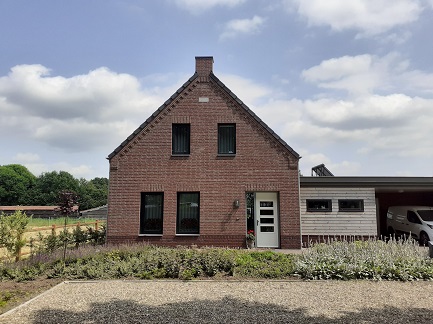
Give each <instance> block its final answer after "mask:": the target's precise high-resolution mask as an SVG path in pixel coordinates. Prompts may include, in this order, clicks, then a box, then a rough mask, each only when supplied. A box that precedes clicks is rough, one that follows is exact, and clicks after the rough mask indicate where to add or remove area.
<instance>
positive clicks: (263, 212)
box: [254, 192, 279, 248]
mask: <svg viewBox="0 0 433 324" xmlns="http://www.w3.org/2000/svg"><path fill="white" fill-rule="evenodd" d="M254 210H255V215H254V216H255V220H256V224H255V226H256V230H255V232H256V246H257V247H272V248H277V247H279V239H278V238H279V226H278V194H277V193H276V192H256V196H255V208H254Z"/></svg>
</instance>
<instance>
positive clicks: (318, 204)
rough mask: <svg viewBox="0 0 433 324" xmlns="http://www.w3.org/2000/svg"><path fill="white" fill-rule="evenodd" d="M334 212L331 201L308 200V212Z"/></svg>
mask: <svg viewBox="0 0 433 324" xmlns="http://www.w3.org/2000/svg"><path fill="white" fill-rule="evenodd" d="M330 211H332V200H331V199H307V212H330Z"/></svg>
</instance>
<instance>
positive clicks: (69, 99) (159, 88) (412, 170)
mask: <svg viewBox="0 0 433 324" xmlns="http://www.w3.org/2000/svg"><path fill="white" fill-rule="evenodd" d="M432 18H433V0H351V1H347V0H327V1H323V0H273V1H268V0H158V1H156V0H155V1H151V0H149V1H140V0H122V1H120V0H93V1H89V0H74V1H70V0H39V1H24V0H0V30H1V32H0V141H1V142H0V143H1V150H0V165H7V164H13V163H16V164H22V165H24V166H26V167H27V168H28V169H29V170H30V171H31V172H32V173H33V174H34V175H36V176H39V175H40V174H42V173H44V172H51V171H61V170H62V171H67V172H69V173H71V174H72V175H73V176H74V177H76V178H85V179H88V180H90V179H93V178H95V177H108V160H107V159H106V158H107V156H108V155H109V154H110V153H111V152H112V151H113V150H114V149H115V148H116V147H117V146H118V145H119V144H120V143H121V142H123V141H124V140H125V139H126V138H127V137H128V136H129V135H130V134H131V133H132V132H133V131H134V130H135V129H136V128H137V127H138V126H139V125H140V124H142V123H143V122H144V121H145V120H146V119H147V118H148V117H149V116H150V115H151V114H152V113H153V112H154V111H155V110H157V109H158V107H160V106H161V105H162V104H163V103H164V102H165V101H166V100H167V99H168V98H169V97H170V96H171V95H172V94H173V93H174V92H175V91H176V90H177V89H178V88H179V87H180V86H181V85H182V84H183V83H185V82H186V81H187V80H188V79H189V78H190V77H191V76H192V75H193V74H194V72H195V57H196V56H213V58H214V74H215V75H216V76H217V77H218V78H219V79H220V80H221V81H222V82H223V83H224V84H225V85H226V86H227V87H228V88H229V89H230V90H231V91H233V92H234V93H235V94H236V95H237V96H238V97H239V98H240V99H241V100H242V101H243V102H244V103H245V104H246V105H247V106H248V107H249V108H251V109H252V110H253V111H254V112H255V113H256V114H257V115H258V116H259V117H260V118H261V119H262V120H263V121H264V122H265V123H266V124H267V125H268V126H269V127H270V128H272V129H273V130H274V131H275V132H276V133H277V134H278V135H279V136H281V137H282V138H283V139H284V140H285V141H286V142H287V143H288V144H289V145H290V146H291V147H292V148H293V149H294V150H295V151H296V152H298V153H299V154H300V155H301V157H302V158H301V160H300V170H301V173H302V174H303V175H306V176H308V175H311V168H312V167H313V166H315V165H318V164H321V163H324V164H325V165H326V166H327V167H328V169H330V170H331V172H332V173H333V174H334V175H337V176H347V175H350V176H429V177H431V176H433V64H432V60H433V45H432V44H433V19H432Z"/></svg>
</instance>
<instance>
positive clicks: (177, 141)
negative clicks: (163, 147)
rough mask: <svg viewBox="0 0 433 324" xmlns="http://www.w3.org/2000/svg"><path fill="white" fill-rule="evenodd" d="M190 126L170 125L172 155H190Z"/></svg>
mask: <svg viewBox="0 0 433 324" xmlns="http://www.w3.org/2000/svg"><path fill="white" fill-rule="evenodd" d="M190 134H191V127H190V124H173V125H172V151H171V153H172V154H173V155H188V154H189V153H190V148H189V147H190V145H189V144H190Z"/></svg>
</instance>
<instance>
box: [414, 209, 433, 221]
mask: <svg viewBox="0 0 433 324" xmlns="http://www.w3.org/2000/svg"><path fill="white" fill-rule="evenodd" d="M417 212H418V215H419V216H420V217H421V218H422V220H423V221H425V222H433V210H430V209H425V210H417Z"/></svg>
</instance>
